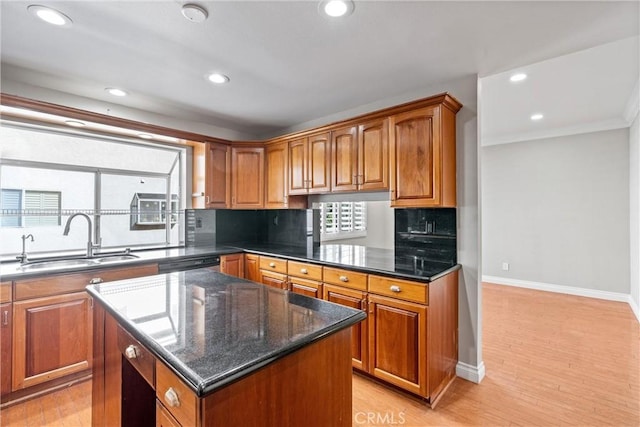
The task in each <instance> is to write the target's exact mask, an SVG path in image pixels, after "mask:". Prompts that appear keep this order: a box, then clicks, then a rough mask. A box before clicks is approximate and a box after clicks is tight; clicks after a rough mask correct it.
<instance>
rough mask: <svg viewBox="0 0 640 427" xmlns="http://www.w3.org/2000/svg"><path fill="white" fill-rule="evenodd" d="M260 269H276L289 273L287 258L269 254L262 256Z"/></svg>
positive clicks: (276, 270) (279, 271) (277, 271)
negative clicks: (273, 256) (274, 256)
mask: <svg viewBox="0 0 640 427" xmlns="http://www.w3.org/2000/svg"><path fill="white" fill-rule="evenodd" d="M260 269H262V270H267V271H275V272H276V273H283V274H287V260H285V259H280V258H272V257H268V256H261V257H260Z"/></svg>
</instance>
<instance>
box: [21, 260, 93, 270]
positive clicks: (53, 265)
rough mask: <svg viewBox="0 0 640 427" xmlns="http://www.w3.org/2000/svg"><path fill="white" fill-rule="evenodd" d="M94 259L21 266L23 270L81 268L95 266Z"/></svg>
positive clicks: (34, 263) (32, 263)
mask: <svg viewBox="0 0 640 427" xmlns="http://www.w3.org/2000/svg"><path fill="white" fill-rule="evenodd" d="M95 264H96V261H95V260H93V259H86V258H85V259H57V260H52V261H32V262H30V263H27V264H24V265H21V266H20V269H21V270H41V269H47V268H64V267H80V266H88V265H95Z"/></svg>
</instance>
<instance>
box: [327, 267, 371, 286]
mask: <svg viewBox="0 0 640 427" xmlns="http://www.w3.org/2000/svg"><path fill="white" fill-rule="evenodd" d="M322 270H323V275H324V280H323V281H324V282H326V283H331V284H333V285H338V286H344V287H345V288H352V289H359V290H362V291H366V290H367V275H366V274H365V273H356V272H355V271H349V270H342V269H340V268H331V267H323V268H322Z"/></svg>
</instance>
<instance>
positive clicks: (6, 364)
mask: <svg viewBox="0 0 640 427" xmlns="http://www.w3.org/2000/svg"><path fill="white" fill-rule="evenodd" d="M12 338H13V307H12V305H11V303H5V304H0V361H1V362H0V363H1V364H2V366H0V396H4V395H5V394H7V393H10V392H11V372H12V360H11V359H12V356H11V354H12V345H11V342H12Z"/></svg>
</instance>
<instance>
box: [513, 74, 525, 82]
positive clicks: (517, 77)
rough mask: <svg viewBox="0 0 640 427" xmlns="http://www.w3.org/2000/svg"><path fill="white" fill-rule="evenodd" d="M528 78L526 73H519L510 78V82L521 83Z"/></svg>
mask: <svg viewBox="0 0 640 427" xmlns="http://www.w3.org/2000/svg"><path fill="white" fill-rule="evenodd" d="M526 78H527V75H526V74H525V73H517V74H514V75H512V76H511V77H509V80H511V81H512V82H514V83H515V82H521V81H523V80H525V79H526Z"/></svg>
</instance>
